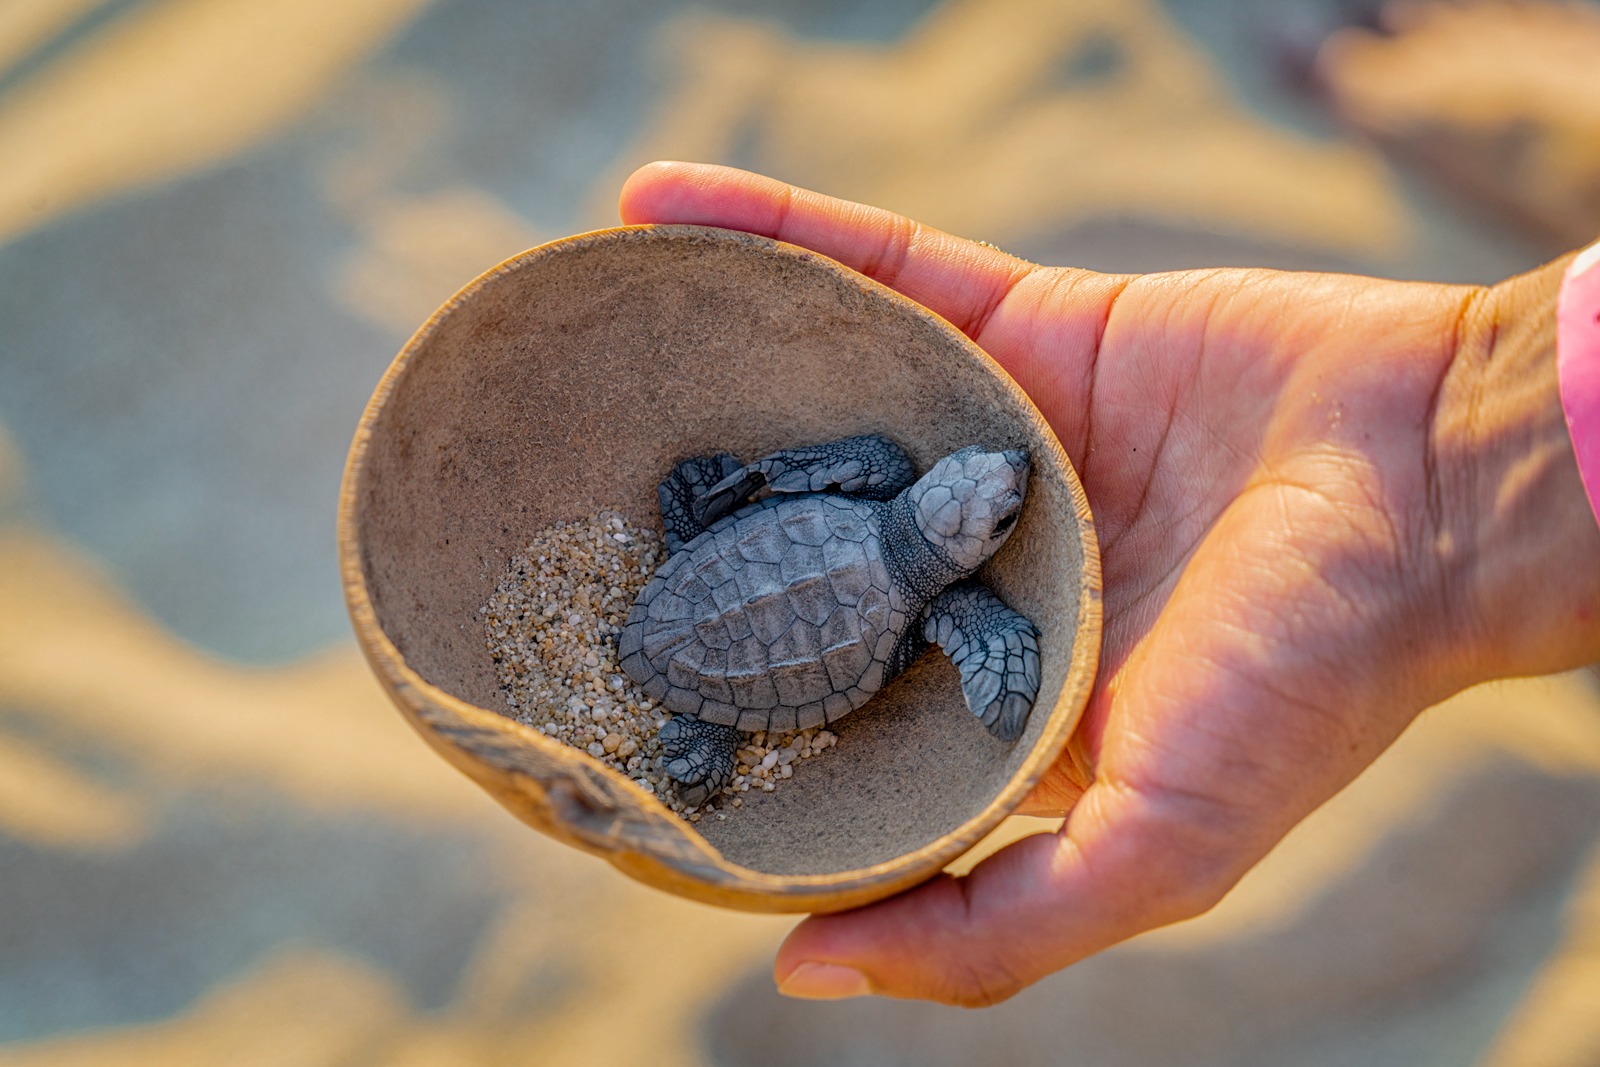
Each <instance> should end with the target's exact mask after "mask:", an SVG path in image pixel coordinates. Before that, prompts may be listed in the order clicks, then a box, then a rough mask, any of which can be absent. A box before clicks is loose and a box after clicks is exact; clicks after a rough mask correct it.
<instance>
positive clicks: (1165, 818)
mask: <svg viewBox="0 0 1600 1067" xmlns="http://www.w3.org/2000/svg"><path fill="white" fill-rule="evenodd" d="M1216 844H1217V842H1216V839H1215V837H1214V836H1213V835H1210V834H1192V833H1190V832H1189V830H1188V828H1187V827H1186V825H1185V822H1184V819H1183V817H1182V816H1181V815H1175V814H1174V812H1173V811H1170V810H1168V811H1164V810H1162V809H1160V808H1157V807H1150V806H1148V805H1146V804H1145V802H1144V801H1143V799H1142V798H1141V797H1139V796H1138V795H1137V794H1134V793H1129V792H1126V791H1124V790H1120V789H1116V788H1113V787H1111V786H1108V785H1106V784H1105V783H1103V782H1101V783H1097V784H1096V785H1095V786H1093V787H1092V788H1091V789H1090V790H1089V791H1088V792H1087V793H1085V794H1084V797H1083V800H1082V801H1081V802H1080V803H1079V804H1078V806H1077V807H1076V808H1075V809H1074V810H1073V813H1072V815H1071V817H1070V818H1069V819H1068V823H1067V826H1066V828H1065V829H1064V830H1063V831H1062V832H1061V833H1059V834H1040V835H1037V836H1034V837H1029V838H1024V839H1023V840H1021V841H1018V842H1016V843H1015V844H1012V845H1010V846H1008V847H1006V848H1004V849H1002V850H1001V851H999V852H997V853H995V854H994V855H993V856H991V857H989V858H988V859H987V860H985V861H984V862H982V863H980V864H979V865H978V866H977V867H975V868H973V870H972V872H971V873H970V874H968V875H966V876H965V877H961V878H957V877H951V876H948V875H943V876H940V877H939V878H937V879H935V880H934V881H932V882H929V883H926V884H925V885H922V886H919V887H918V888H916V889H914V890H911V891H910V892H907V893H904V894H901V895H900V896H897V897H893V898H891V899H889V900H886V901H881V902H879V903H877V904H873V905H870V906H868V907H866V908H861V909H858V910H856V911H851V912H843V913H840V914H837V915H824V916H813V917H812V918H809V919H807V920H805V921H804V922H802V923H801V924H800V925H799V926H797V927H796V928H795V929H794V930H793V931H792V932H791V933H790V935H789V937H788V939H787V940H786V941H785V942H784V944H783V947H782V948H781V949H780V950H779V952H778V958H777V962H776V964H775V966H774V976H775V978H776V979H777V982H778V988H779V990H780V992H783V993H785V994H788V995H790V996H798V997H806V998H815V999H837V998H839V997H845V996H858V995H863V994H867V993H875V994H880V995H884V996H892V997H907V998H915V999H921V1000H932V1001H937V1002H939V1003H944V1004H957V1005H963V1006H968V1007H975V1006H981V1005H986V1004H993V1003H996V1002H998V1001H1001V1000H1004V999H1006V998H1007V997H1009V996H1011V995H1012V994H1014V993H1016V992H1018V991H1019V990H1021V989H1023V988H1025V987H1026V986H1028V985H1030V984H1032V983H1033V982H1036V981H1038V980H1039V979H1040V978H1042V977H1044V976H1045V975H1047V974H1050V973H1052V972H1054V971H1057V970H1060V969H1061V968H1063V967H1066V966H1068V965H1069V964H1072V963H1075V962H1077V961H1078V960H1081V959H1083V958H1084V957H1086V956H1089V955H1092V954H1093V953H1095V952H1099V951H1101V950H1102V949H1105V948H1108V947H1110V946H1111V945H1113V944H1116V943H1117V942H1119V941H1122V940H1125V939H1126V938H1128V937H1131V936H1133V935H1135V934H1138V933H1142V932H1144V931H1146V930H1150V929H1153V928H1155V927H1157V926H1162V925H1165V924H1167V923H1170V922H1174V921H1177V920H1179V919H1184V918H1189V917H1192V916H1194V915H1198V914H1200V913H1201V912H1203V911H1205V910H1207V909H1208V908H1210V907H1211V906H1212V905H1213V904H1214V903H1215V902H1216V901H1217V900H1218V899H1220V898H1221V896H1222V894H1223V893H1224V892H1225V891H1226V890H1227V888H1228V887H1229V886H1231V885H1232V884H1233V883H1234V882H1235V881H1237V879H1238V878H1239V876H1240V875H1241V874H1242V872H1243V871H1244V869H1245V868H1246V867H1247V866H1248V864H1249V862H1252V861H1253V860H1252V858H1251V857H1246V856H1238V855H1232V856H1230V855H1227V850H1225V849H1219V848H1217V847H1216Z"/></svg>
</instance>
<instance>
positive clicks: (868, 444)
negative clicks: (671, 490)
mask: <svg viewBox="0 0 1600 1067" xmlns="http://www.w3.org/2000/svg"><path fill="white" fill-rule="evenodd" d="M914 481H916V469H915V468H914V467H912V465H911V457H909V456H907V455H906V453H905V450H904V449H902V448H901V447H900V446H899V445H897V444H895V443H894V442H893V441H891V440H889V439H888V438H887V437H884V436H883V435H882V434H875V433H873V434H862V435H861V436H859V437H846V438H844V439H842V440H839V441H829V442H828V443H827V444H822V445H811V446H808V447H806V448H786V449H784V450H783V451H781V452H774V453H772V454H771V455H769V456H763V457H762V458H761V459H758V460H756V461H755V462H754V463H751V464H749V465H748V466H746V467H743V468H741V469H739V470H737V471H734V472H733V473H732V474H729V475H728V476H727V477H726V478H724V479H722V481H720V482H718V483H717V484H716V485H713V486H712V487H711V489H710V491H709V492H707V493H706V495H705V496H703V497H701V498H700V503H699V505H698V507H699V509H700V510H699V512H698V514H699V516H700V521H701V522H703V523H705V524H706V525H707V526H709V525H710V524H711V523H713V522H715V521H716V518H712V517H711V516H718V517H720V516H722V515H726V514H727V513H728V512H730V511H733V510H734V509H735V508H737V507H739V506H740V505H742V504H743V503H744V502H745V501H747V500H749V499H750V497H751V496H753V495H754V494H756V493H757V492H759V491H760V490H761V489H762V488H763V487H766V488H770V489H771V490H772V491H773V492H775V493H822V492H833V493H848V494H850V495H851V496H861V497H866V498H867V499H869V500H892V499H894V498H895V497H896V496H898V495H900V491H901V490H902V489H904V488H906V486H908V485H910V484H911V483H912V482H914Z"/></svg>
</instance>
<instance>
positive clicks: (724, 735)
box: [658, 715, 740, 808]
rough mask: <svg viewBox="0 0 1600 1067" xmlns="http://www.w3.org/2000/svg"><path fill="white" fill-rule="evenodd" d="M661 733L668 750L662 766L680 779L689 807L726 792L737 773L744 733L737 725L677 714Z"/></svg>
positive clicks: (680, 795)
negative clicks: (724, 724) (736, 761)
mask: <svg viewBox="0 0 1600 1067" xmlns="http://www.w3.org/2000/svg"><path fill="white" fill-rule="evenodd" d="M658 736H659V737H660V738H661V745H662V748H664V749H665V750H666V753H665V754H666V760H665V761H664V763H663V764H662V769H663V770H665V771H666V772H667V777H669V778H671V779H672V780H673V781H675V782H677V783H678V799H680V800H682V801H683V803H684V805H685V806H686V807H690V808H698V807H700V805H702V804H704V803H705V802H706V801H707V800H708V799H710V798H711V797H714V796H716V795H717V794H718V793H720V792H722V787H723V786H725V785H727V784H728V779H730V778H732V777H733V762H734V758H735V757H736V756H737V754H738V751H739V737H740V734H739V731H738V730H735V729H734V728H733V727H731V726H723V725H722V724H721V723H715V722H706V721H705V720H704V719H696V718H692V717H690V716H688V715H674V716H673V717H672V718H670V719H668V720H667V721H666V722H665V723H664V724H663V725H662V727H661V730H660V732H659V734H658Z"/></svg>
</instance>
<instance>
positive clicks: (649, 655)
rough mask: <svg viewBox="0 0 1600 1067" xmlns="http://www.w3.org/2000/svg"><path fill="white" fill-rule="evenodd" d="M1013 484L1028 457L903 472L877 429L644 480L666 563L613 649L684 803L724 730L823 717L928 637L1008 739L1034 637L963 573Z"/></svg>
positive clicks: (990, 545)
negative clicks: (641, 695) (650, 709)
mask: <svg viewBox="0 0 1600 1067" xmlns="http://www.w3.org/2000/svg"><path fill="white" fill-rule="evenodd" d="M1027 480H1028V455H1027V453H1025V452H1020V451H1007V452H986V451H984V450H982V449H980V448H977V447H969V448H963V449H961V450H960V451H958V452H955V453H952V454H951V455H949V456H946V457H945V458H944V459H942V460H940V461H939V462H938V463H936V464H935V465H934V466H933V468H932V469H931V470H929V471H928V473H927V474H925V475H923V476H922V477H921V478H920V479H916V478H915V470H914V468H913V466H912V464H911V461H910V459H909V458H908V457H907V456H906V454H905V452H904V451H902V450H901V449H900V447H899V446H898V445H896V444H895V443H894V442H892V441H890V440H889V439H888V438H885V437H881V436H878V435H868V436H863V437H851V438H846V439H844V440H842V441H834V442H830V443H828V444H823V445H815V446H810V447H805V448H796V449H787V450H784V451H781V452H775V453H773V454H772V455H770V456H766V457H764V458H763V459H760V460H757V461H756V462H754V463H751V464H748V465H746V466H740V464H739V462H738V460H736V459H735V458H734V457H732V456H730V455H728V454H726V453H721V454H718V455H715V456H699V457H695V458H692V459H687V460H684V461H683V462H682V463H679V464H678V466H677V467H676V468H674V470H673V472H672V473H671V474H670V475H668V477H667V478H666V480H665V481H663V482H662V483H661V485H660V487H659V490H658V495H659V497H660V501H661V517H662V523H663V526H664V528H665V531H666V545H667V549H668V551H669V553H670V556H669V557H668V559H667V561H666V563H664V564H663V565H662V566H661V568H660V569H659V570H658V571H657V572H656V574H655V576H654V577H653V578H652V579H651V581H650V582H649V584H648V585H646V586H645V589H644V591H643V592H641V593H640V594H639V598H638V600H637V601H635V603H634V606H633V610H632V611H631V612H630V614H629V616H628V621H627V623H626V624H625V625H624V627H623V629H622V633H621V636H620V637H619V639H618V644H617V651H618V654H619V656H620V658H621V661H622V667H623V669H624V670H625V671H627V672H628V675H629V676H630V677H631V678H633V680H634V681H635V682H637V683H639V685H640V686H641V687H642V688H643V689H644V691H645V693H646V694H647V695H648V696H650V697H651V698H652V699H654V700H657V701H659V702H660V703H661V704H662V705H663V706H665V707H666V708H667V709H668V710H669V711H672V712H674V713H675V717H674V718H672V719H671V720H669V721H668V722H667V723H666V725H664V726H663V727H662V728H661V733H660V736H661V739H662V742H663V744H664V747H665V749H666V755H667V762H666V771H667V774H668V775H669V776H670V777H672V778H673V779H674V780H675V781H676V782H677V783H678V790H679V796H680V797H681V798H682V799H683V801H684V802H685V804H687V805H689V806H690V807H697V806H698V805H699V804H701V803H704V801H705V800H706V798H708V797H709V796H711V795H714V794H715V793H716V792H717V791H719V790H720V789H721V788H722V786H723V785H724V784H725V783H726V781H727V779H728V777H729V776H730V775H731V774H732V772H733V765H734V756H735V752H736V751H737V748H738V744H739V737H740V734H741V732H754V731H757V730H797V729H805V728H807V727H813V726H822V725H824V724H825V723H831V722H835V721H837V720H838V719H839V718H841V717H842V716H844V715H847V714H849V713H850V712H852V711H854V710H855V709H856V708H859V707H860V706H861V705H862V704H865V703H866V702H867V701H868V700H869V699H871V698H872V696H873V695H874V694H875V693H877V692H878V690H880V689H881V688H883V686H885V685H887V684H888V683H889V681H890V680H892V679H893V678H894V677H895V676H896V675H898V674H899V673H900V672H901V671H903V670H905V668H906V667H908V666H910V665H911V663H912V662H913V661H915V660H916V659H917V657H919V656H920V655H922V653H923V652H924V651H925V650H926V649H927V648H928V646H929V645H930V644H938V645H939V646H940V647H941V648H942V649H943V650H944V651H945V653H946V654H947V655H948V656H949V657H950V659H951V660H952V662H954V664H955V665H956V667H957V669H958V671H959V672H960V675H961V685H962V692H963V694H964V695H965V697H966V701H967V706H968V707H969V708H970V709H971V710H972V711H973V713H974V714H975V715H977V716H978V718H979V719H980V720H981V721H982V722H983V724H984V726H985V727H987V728H988V729H989V731H990V733H992V734H993V735H994V736H995V737H997V738H999V739H1000V740H1002V741H1007V742H1010V741H1014V740H1016V738H1017V737H1018V736H1020V735H1021V733H1022V730H1023V728H1024V727H1025V726H1026V724H1027V719H1028V714H1029V712H1030V710H1031V709H1032V707H1033V702H1034V699H1035V697H1036V696H1037V695H1038V691H1039V645H1038V636H1039V632H1038V630H1037V629H1036V628H1035V627H1034V626H1033V624H1032V623H1030V622H1029V621H1028V620H1027V619H1025V618H1023V617H1022V616H1021V615H1019V614H1017V613H1016V612H1015V611H1012V610H1011V609H1010V608H1008V607H1007V606H1006V605H1005V604H1004V603H1002V602H1001V601H1000V599H999V598H998V597H996V596H995V595H994V594H993V593H992V592H990V591H989V590H988V589H987V588H986V587H984V586H983V585H982V584H980V583H978V582H976V581H973V580H971V579H970V577H969V576H970V575H971V574H973V573H974V572H975V571H976V570H977V569H978V568H979V567H980V566H982V565H983V563H984V562H985V561H986V560H987V559H988V558H989V557H990V556H992V555H993V554H994V553H995V552H996V551H997V550H998V549H999V548H1000V546H1001V545H1003V544H1004V543H1005V541H1006V539H1007V538H1008V537H1009V536H1010V534H1011V531H1012V529H1013V528H1014V527H1015V522H1016V518H1017V515H1018V514H1019V512H1020V511H1021V508H1022V503H1023V498H1024V496H1025V495H1026V492H1027ZM763 490H770V491H771V495H768V496H764V497H762V498H761V499H758V500H756V501H755V502H754V503H750V502H749V501H750V498H751V497H752V496H753V495H755V494H757V493H759V492H762V491H763Z"/></svg>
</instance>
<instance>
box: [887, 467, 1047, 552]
mask: <svg viewBox="0 0 1600 1067" xmlns="http://www.w3.org/2000/svg"><path fill="white" fill-rule="evenodd" d="M1027 492H1028V453H1026V452H1023V451H1019V450H1015V449H1013V450H1011V451H1008V452H985V451H984V450H983V449H981V448H978V447H977V446H976V445H973V446H971V447H968V448H963V449H961V450H960V451H959V452H953V453H951V454H950V455H948V456H946V457H945V458H944V459H941V460H940V461H939V462H938V463H935V464H934V465H933V469H932V470H930V471H929V472H928V473H927V474H924V475H923V476H922V477H921V478H920V479H918V481H917V483H916V484H915V485H913V486H912V487H911V488H910V489H907V490H906V494H907V496H908V497H909V499H910V503H911V508H912V514H913V515H914V516H915V518H916V523H917V529H918V530H919V531H920V532H921V533H922V536H923V537H924V538H926V539H927V540H928V543H929V544H931V545H933V546H934V547H935V548H936V549H938V550H939V552H940V553H941V554H943V555H944V556H945V557H946V558H947V559H949V561H950V562H951V563H953V564H955V565H956V566H957V567H958V568H960V569H961V570H962V571H963V572H964V573H967V574H971V573H972V572H973V571H975V570H977V569H978V568H979V567H981V566H983V563H984V561H985V560H987V559H988V558H989V557H990V556H992V555H994V554H995V552H997V551H998V550H999V548H1000V546H1001V545H1003V544H1005V543H1006V538H1008V537H1010V536H1011V531H1012V530H1013V529H1015V527H1016V524H1017V516H1018V515H1020V514H1021V512H1022V498H1023V497H1024V496H1025V495H1027Z"/></svg>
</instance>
